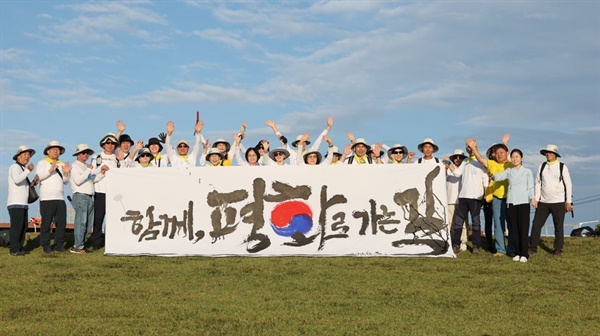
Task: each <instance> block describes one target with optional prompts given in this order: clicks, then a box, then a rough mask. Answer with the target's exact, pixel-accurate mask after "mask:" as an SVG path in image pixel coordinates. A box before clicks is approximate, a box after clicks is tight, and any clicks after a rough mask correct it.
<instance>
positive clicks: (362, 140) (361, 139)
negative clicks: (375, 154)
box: [351, 138, 371, 151]
mask: <svg viewBox="0 0 600 336" xmlns="http://www.w3.org/2000/svg"><path fill="white" fill-rule="evenodd" d="M358 144H363V145H365V146H366V147H367V151H369V150H371V146H369V145H368V144H367V141H365V139H363V138H358V139H356V141H354V143H353V144H352V147H351V148H352V150H354V147H356V145H358Z"/></svg>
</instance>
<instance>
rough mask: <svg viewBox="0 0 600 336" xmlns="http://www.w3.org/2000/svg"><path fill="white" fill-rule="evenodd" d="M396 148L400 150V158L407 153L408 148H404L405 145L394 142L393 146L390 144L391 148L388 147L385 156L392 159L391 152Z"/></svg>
mask: <svg viewBox="0 0 600 336" xmlns="http://www.w3.org/2000/svg"><path fill="white" fill-rule="evenodd" d="M396 149H401V150H402V155H403V156H402V159H404V158H405V157H406V156H407V155H408V148H406V146H402V145H401V144H395V145H394V146H392V148H390V149H388V151H387V156H388V158H389V159H390V160H391V159H392V154H393V153H394V151H395V150H396Z"/></svg>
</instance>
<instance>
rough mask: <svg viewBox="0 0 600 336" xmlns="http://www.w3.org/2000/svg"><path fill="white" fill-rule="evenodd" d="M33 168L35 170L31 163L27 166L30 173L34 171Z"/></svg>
mask: <svg viewBox="0 0 600 336" xmlns="http://www.w3.org/2000/svg"><path fill="white" fill-rule="evenodd" d="M33 168H34V166H33V163H30V164H28V165H27V169H29V171H30V172H32V171H33Z"/></svg>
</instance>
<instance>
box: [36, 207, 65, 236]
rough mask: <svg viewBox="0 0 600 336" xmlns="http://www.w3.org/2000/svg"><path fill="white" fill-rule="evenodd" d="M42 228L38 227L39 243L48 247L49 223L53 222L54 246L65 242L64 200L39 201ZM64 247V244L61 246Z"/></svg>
mask: <svg viewBox="0 0 600 336" xmlns="http://www.w3.org/2000/svg"><path fill="white" fill-rule="evenodd" d="M40 215H41V216H42V228H41V229H40V245H42V246H43V247H50V225H51V224H52V222H54V225H55V227H56V231H55V232H54V246H57V247H60V246H63V245H64V244H65V229H66V228H67V205H66V204H65V201H64V200H48V201H40ZM63 247H64V246H63Z"/></svg>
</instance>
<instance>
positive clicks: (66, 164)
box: [62, 162, 71, 175]
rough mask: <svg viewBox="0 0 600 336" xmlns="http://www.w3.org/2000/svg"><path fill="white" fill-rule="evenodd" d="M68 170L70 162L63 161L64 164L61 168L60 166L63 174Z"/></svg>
mask: <svg viewBox="0 0 600 336" xmlns="http://www.w3.org/2000/svg"><path fill="white" fill-rule="evenodd" d="M70 171H71V163H70V162H65V164H64V165H63V168H62V172H63V174H65V175H67V174H69V172H70Z"/></svg>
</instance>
